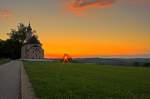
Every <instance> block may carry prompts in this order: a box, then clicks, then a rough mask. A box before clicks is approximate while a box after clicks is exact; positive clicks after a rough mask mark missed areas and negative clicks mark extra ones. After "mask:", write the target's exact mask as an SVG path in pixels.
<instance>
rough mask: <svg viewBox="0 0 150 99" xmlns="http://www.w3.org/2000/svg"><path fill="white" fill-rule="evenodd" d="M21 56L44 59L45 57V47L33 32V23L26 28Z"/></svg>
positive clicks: (23, 57)
mask: <svg viewBox="0 0 150 99" xmlns="http://www.w3.org/2000/svg"><path fill="white" fill-rule="evenodd" d="M21 58H22V59H43V58H44V49H43V48H42V44H41V43H40V41H39V40H38V38H37V37H36V35H34V34H33V31H32V28H31V25H30V23H29V26H28V27H27V29H26V39H25V40H24V44H23V46H22V49H21Z"/></svg>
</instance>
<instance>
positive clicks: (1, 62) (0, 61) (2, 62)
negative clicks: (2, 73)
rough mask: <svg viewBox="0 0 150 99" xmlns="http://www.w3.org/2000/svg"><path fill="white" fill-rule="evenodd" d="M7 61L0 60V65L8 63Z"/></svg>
mask: <svg viewBox="0 0 150 99" xmlns="http://www.w3.org/2000/svg"><path fill="white" fill-rule="evenodd" d="M9 61H10V60H9V59H0V65H2V64H4V63H7V62H9Z"/></svg>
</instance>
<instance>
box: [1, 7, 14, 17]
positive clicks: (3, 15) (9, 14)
mask: <svg viewBox="0 0 150 99" xmlns="http://www.w3.org/2000/svg"><path fill="white" fill-rule="evenodd" d="M11 15H12V13H11V11H9V10H3V9H0V18H6V17H10V16H11Z"/></svg>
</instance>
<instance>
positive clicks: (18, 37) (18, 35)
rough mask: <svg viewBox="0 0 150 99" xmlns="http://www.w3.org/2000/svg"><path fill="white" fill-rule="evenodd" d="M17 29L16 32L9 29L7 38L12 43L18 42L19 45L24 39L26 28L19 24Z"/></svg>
mask: <svg viewBox="0 0 150 99" xmlns="http://www.w3.org/2000/svg"><path fill="white" fill-rule="evenodd" d="M17 29H18V30H15V29H11V32H10V33H8V36H9V38H10V39H11V40H13V41H18V42H20V43H21V44H23V42H24V40H25V38H26V33H27V27H26V26H25V25H24V24H22V23H20V24H19V25H18V26H17Z"/></svg>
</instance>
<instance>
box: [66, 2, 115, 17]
mask: <svg viewBox="0 0 150 99" xmlns="http://www.w3.org/2000/svg"><path fill="white" fill-rule="evenodd" d="M115 1H116V0H74V1H71V2H69V4H68V9H69V10H70V11H71V12H73V13H74V14H76V15H79V16H81V15H83V12H84V11H86V10H88V9H89V8H98V9H100V8H111V7H112V5H113V3H114V2H115Z"/></svg>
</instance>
